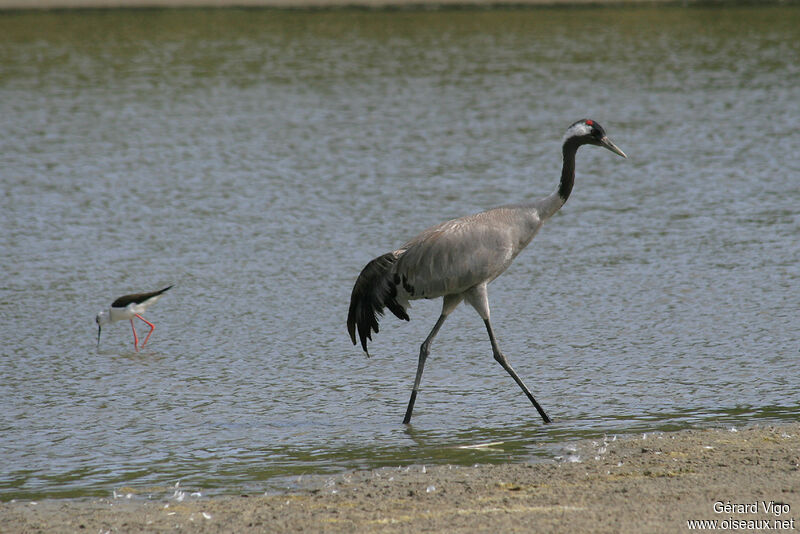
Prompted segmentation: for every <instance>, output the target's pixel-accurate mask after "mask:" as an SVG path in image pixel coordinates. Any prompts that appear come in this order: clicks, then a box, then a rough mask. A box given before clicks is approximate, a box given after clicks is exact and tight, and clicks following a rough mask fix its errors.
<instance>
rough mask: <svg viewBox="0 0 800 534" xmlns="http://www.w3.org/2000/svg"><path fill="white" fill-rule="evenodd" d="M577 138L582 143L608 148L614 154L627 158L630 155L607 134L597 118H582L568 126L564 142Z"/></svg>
mask: <svg viewBox="0 0 800 534" xmlns="http://www.w3.org/2000/svg"><path fill="white" fill-rule="evenodd" d="M570 140H575V141H576V142H578V144H580V145H595V146H601V147H603V148H607V149H608V150H610V151H611V152H613V153H614V154H617V155H618V156H622V157H623V158H627V157H628V156H626V155H625V153H624V152H623V151H622V150H620V149H619V147H617V145H615V144H614V143H613V142H611V139H609V138H608V136H607V135H606V131H605V130H604V129H603V127H602V126H600V123H598V122H597V121H595V120H592V119H581V120H579V121H578V122H575V123H573V124H572V125H571V126H570V127H569V128H567V133H566V134H565V135H564V142H565V143H566V142H567V141H570Z"/></svg>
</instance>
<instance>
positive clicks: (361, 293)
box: [347, 252, 409, 356]
mask: <svg viewBox="0 0 800 534" xmlns="http://www.w3.org/2000/svg"><path fill="white" fill-rule="evenodd" d="M396 261H397V254H396V253H394V252H389V253H387V254H384V255H383V256H378V257H377V258H375V259H374V260H372V261H371V262H369V263H368V264H367V266H366V267H364V269H363V270H362V271H361V274H359V275H358V279H357V280H356V283H355V286H353V293H352V294H351V296H350V312H349V313H348V315H347V331H348V332H349V333H350V339H352V340H353V345H355V344H356V327H357V328H358V337H359V339H360V340H361V347H362V348H363V349H364V352H365V353H366V355H367V356H369V351H368V350H367V340H371V339H372V332H375V333H376V334H377V333H378V316H380V315H383V309H384V308H389V311H391V312H392V313H393V314H394V315H395V316H396V317H397V318H398V319H403V320H405V321H408V320H409V318H408V314H407V313H406V310H405V308H404V307H403V306H402V305H401V304H400V303H399V302H398V301H397V284H396V283H395V281H394V280H393V279H392V277H391V270H392V266H393V265H394V263H395V262H396Z"/></svg>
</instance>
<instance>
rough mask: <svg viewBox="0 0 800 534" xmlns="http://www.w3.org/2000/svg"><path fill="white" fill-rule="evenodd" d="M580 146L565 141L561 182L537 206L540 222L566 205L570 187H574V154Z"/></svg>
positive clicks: (570, 190) (570, 140) (576, 143)
mask: <svg viewBox="0 0 800 534" xmlns="http://www.w3.org/2000/svg"><path fill="white" fill-rule="evenodd" d="M579 146H580V144H579V143H578V142H577V141H575V140H574V139H567V140H566V141H565V142H564V146H563V148H562V154H563V157H564V161H563V163H562V167H561V182H559V184H558V189H556V190H555V191H554V192H553V193H552V194H551V195H550V196H548V197H547V198H545V199H543V202H542V203H541V204H540V205H539V206H538V210H539V216H540V218H541V219H542V220H547V219H549V218H550V217H552V216H553V215H554V214H555V213H556V212H557V211H558V210H559V209H561V206H563V205H564V203H566V201H567V199H568V198H569V195H570V194H571V193H572V186H573V185H575V153H576V152H577V151H578V147H579Z"/></svg>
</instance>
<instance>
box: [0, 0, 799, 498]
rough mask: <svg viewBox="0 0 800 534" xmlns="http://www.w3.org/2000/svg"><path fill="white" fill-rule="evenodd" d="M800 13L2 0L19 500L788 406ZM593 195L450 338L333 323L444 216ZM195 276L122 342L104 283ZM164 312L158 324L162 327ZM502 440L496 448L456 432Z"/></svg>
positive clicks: (0, 48)
mask: <svg viewBox="0 0 800 534" xmlns="http://www.w3.org/2000/svg"><path fill="white" fill-rule="evenodd" d="M798 79H800V10H798V9H797V8H791V7H787V8H767V9H764V8H762V9H757V8H741V9H739V8H737V9H733V8H727V9H722V8H720V9H677V8H676V9H667V8H665V9H564V10H560V9H541V10H526V11H515V10H499V11H470V10H464V11H458V10H454V11H448V10H445V11H440V12H403V11H400V12H380V11H378V12H370V11H330V12H326V11H318V12H281V11H270V10H263V11H261V10H242V11H238V10H196V11H195V10H177V11H176V10H163V11H159V10H153V11H151V10H141V11H136V10H134V11H107V12H106V11H81V12H75V13H71V12H52V13H35V12H30V13H13V12H6V13H2V14H0V183H1V184H2V194H0V223H1V224H2V232H0V272H2V280H1V281H0V286H1V287H0V314H1V315H2V319H0V358H2V361H0V364H1V365H2V368H0V499H3V500H6V499H10V498H15V497H16V498H25V497H28V498H30V497H35V498H41V497H63V496H85V495H109V494H110V493H111V492H112V490H116V489H119V488H122V487H133V488H137V489H142V490H143V488H153V487H155V488H158V487H166V486H168V485H169V486H171V485H172V484H174V483H175V482H176V481H181V483H182V484H183V485H184V486H185V487H194V488H202V489H203V491H211V492H214V491H222V492H232V491H254V490H265V489H270V488H274V487H278V486H280V485H282V484H285V483H287V481H291V480H292V479H293V478H294V477H295V476H297V475H299V474H306V473H324V472H333V471H337V470H341V469H345V468H347V469H349V468H358V467H375V466H383V465H400V464H409V463H431V462H441V463H475V462H496V461H507V460H531V459H533V458H535V457H547V456H548V455H551V454H552V453H553V450H554V448H556V447H558V444H559V443H563V442H564V441H568V440H572V439H576V438H581V437H588V436H602V435H603V434H604V433H626V432H641V431H650V430H656V429H662V430H663V429H680V428H686V427H692V426H697V425H716V424H721V423H724V424H733V425H740V424H746V423H751V422H757V421H761V422H774V421H779V420H782V419H791V420H796V419H797V418H798V416H800V403H799V402H798V401H799V400H800V398H799V395H798V393H800V391H799V390H798V384H800V366H798V359H799V358H800V352H799V351H800V339H799V336H798V331H800V320H798V316H799V315H798V308H800V267H799V265H800V246H799V241H798V236H800V133H799V132H800V129H798V124H797V119H798V116H797V113H796V109H797V102H798V100H800V86H799V85H798V84H797V80H798ZM584 116H589V117H592V118H595V119H597V120H598V121H600V122H601V123H603V125H604V126H605V127H606V129H607V130H608V132H609V134H610V136H611V137H612V138H613V139H614V140H615V141H616V143H617V144H618V145H619V146H620V147H621V148H622V149H623V150H625V152H626V153H627V154H628V155H629V157H630V159H629V160H627V161H626V160H622V159H621V158H618V157H615V156H613V155H612V154H610V153H609V152H607V151H603V150H598V149H595V148H592V147H588V148H584V149H582V150H581V152H580V153H579V154H578V177H577V183H576V186H575V190H574V193H573V196H572V197H571V199H570V201H569V202H568V203H567V205H566V206H565V207H564V209H563V210H562V211H561V212H560V213H559V214H558V215H557V216H556V217H555V218H554V219H553V220H552V221H551V222H550V223H549V224H548V225H547V226H546V227H545V228H544V229H543V230H542V232H541V233H540V234H539V236H537V238H536V239H535V240H534V242H533V243H532V245H531V246H530V247H529V249H528V250H526V251H525V252H523V253H522V254H521V255H520V256H519V257H518V258H517V260H516V262H515V264H514V265H513V266H512V267H511V269H509V270H508V271H507V272H506V273H505V274H504V275H503V276H502V277H501V278H499V279H498V280H497V281H495V282H494V283H493V284H492V285H491V287H490V298H491V302H492V305H493V322H494V324H495V330H496V332H497V335H498V337H499V341H500V344H501V346H502V347H503V349H504V351H505V352H506V353H507V355H508V356H509V358H510V360H511V362H512V364H513V365H514V366H515V367H516V369H517V371H518V372H519V373H520V375H521V376H522V377H523V378H525V379H526V381H527V382H528V384H529V385H530V386H531V388H532V390H533V391H534V394H535V395H536V396H537V399H538V400H539V401H540V402H541V404H542V405H543V406H544V407H545V409H546V410H547V411H548V412H549V414H550V415H551V416H552V417H553V419H554V423H553V424H552V425H549V426H543V425H542V424H541V422H540V420H539V418H538V415H537V414H536V412H535V411H534V410H533V409H532V407H531V406H530V404H529V403H528V401H527V400H526V399H525V397H524V396H523V395H522V394H521V392H520V391H519V390H518V388H517V387H516V385H515V384H514V383H513V382H512V381H511V379H510V378H509V377H508V376H507V375H506V374H505V373H504V372H503V370H502V369H501V368H500V367H499V366H498V365H497V364H496V363H495V362H494V360H493V359H492V356H491V350H490V347H489V343H488V340H487V339H486V334H485V331H484V329H483V325H482V324H481V321H480V319H479V318H478V317H477V315H476V314H475V313H474V312H473V311H472V310H471V309H469V308H466V307H462V308H461V309H460V310H458V311H457V312H456V313H455V314H454V315H453V316H452V317H451V319H450V320H448V322H447V323H446V325H445V327H444V328H443V330H442V332H441V334H440V335H439V337H438V338H437V340H436V343H435V345H434V347H433V354H432V356H431V358H430V359H429V361H428V365H427V366H426V370H425V375H424V377H423V382H422V390H421V392H420V396H419V399H418V401H417V406H416V410H415V416H414V420H413V424H412V425H411V426H410V427H404V426H403V425H402V424H401V419H402V416H403V412H404V410H405V405H406V402H407V401H408V394H409V392H410V388H411V384H412V381H413V374H414V370H415V367H416V359H417V352H418V347H419V343H420V342H421V341H422V339H423V338H424V337H425V335H426V334H427V332H428V330H429V329H430V328H431V326H432V325H433V323H434V322H435V320H436V317H437V316H438V313H439V309H440V304H439V302H438V301H437V302H418V303H415V305H414V307H413V308H412V310H411V317H412V320H411V322H410V323H401V322H399V321H396V320H394V319H393V318H385V319H384V322H383V323H382V328H381V333H380V334H379V335H378V336H377V337H376V338H375V342H374V344H373V345H372V347H373V349H372V352H373V357H372V358H371V359H369V360H367V359H366V358H365V357H364V356H363V354H362V353H361V351H360V349H358V348H356V347H353V346H352V345H351V344H350V340H349V338H348V336H347V333H346V330H345V324H344V323H345V318H346V315H347V306H348V299H349V295H350V290H351V287H352V283H353V281H354V280H355V277H356V276H357V274H358V272H359V271H360V269H361V268H362V267H363V265H364V264H365V263H366V262H367V261H368V260H370V259H371V258H372V257H374V256H376V255H378V254H380V253H383V252H386V251H388V250H391V249H392V248H394V247H396V246H398V245H399V244H401V243H402V242H404V241H405V240H406V239H407V238H409V237H411V236H413V235H414V234H416V233H417V232H418V231H420V230H422V229H424V228H425V227H427V226H428V225H431V224H434V223H437V222H440V221H442V220H444V219H447V218H451V217H455V216H459V215H463V214H467V213H471V212H475V211H479V210H481V209H484V208H487V207H492V206H495V205H499V204H503V203H508V202H514V201H519V200H523V199H530V198H535V197H539V196H544V195H545V194H547V193H549V192H550V191H552V190H553V189H554V188H555V186H556V182H557V180H558V175H559V171H560V138H561V136H562V134H563V131H564V129H565V128H566V126H568V125H569V124H570V123H571V122H572V121H574V120H576V119H578V118H581V117H584ZM171 283H174V284H176V287H175V288H174V289H173V290H172V291H170V292H169V293H168V294H167V295H166V296H165V297H164V298H163V299H162V300H161V301H160V302H159V303H158V305H157V306H155V307H154V308H152V309H151V310H150V311H149V312H148V314H147V316H148V317H149V318H150V320H152V321H153V322H155V324H156V326H157V328H156V331H155V333H154V334H153V337H152V338H151V340H150V343H149V344H148V346H147V347H146V350H143V351H141V352H139V353H136V352H134V351H133V347H132V340H131V337H132V336H131V333H130V330H129V327H128V325H127V324H126V323H117V324H115V325H113V326H112V327H108V328H106V329H104V334H103V340H102V343H101V345H100V349H99V350H98V349H96V347H95V335H96V331H95V325H94V315H95V313H96V312H97V311H99V310H100V309H101V308H102V307H103V306H107V305H108V304H109V303H110V302H111V301H112V300H113V299H114V298H115V297H117V296H119V295H122V294H125V293H130V292H135V291H144V290H152V289H156V288H159V287H162V286H164V285H167V284H171ZM143 330H146V328H145V329H143ZM489 441H492V442H497V441H502V442H504V444H503V445H502V446H499V447H497V448H494V449H491V450H474V449H459V448H458V447H459V446H463V445H470V444H475V443H481V442H489Z"/></svg>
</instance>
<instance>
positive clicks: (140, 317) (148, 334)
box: [131, 313, 156, 348]
mask: <svg viewBox="0 0 800 534" xmlns="http://www.w3.org/2000/svg"><path fill="white" fill-rule="evenodd" d="M136 317H138V318H139V319H141V320H142V321H144V322H145V323H147V326H149V327H150V331H149V332H148V333H147V337H146V338H144V343H142V347H143V348H144V346H145V345H147V340H148V339H150V334H152V333H153V330H155V329H156V325H154V324H153V323H151V322H150V321H148V320H147V319H145V318H144V317H142V316H141V315H139V314H138V313H137V314H136ZM131 323H133V319H131Z"/></svg>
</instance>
